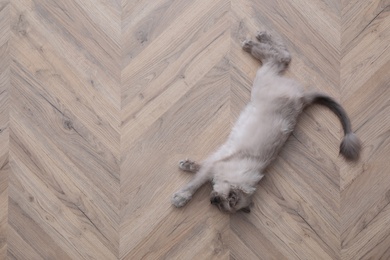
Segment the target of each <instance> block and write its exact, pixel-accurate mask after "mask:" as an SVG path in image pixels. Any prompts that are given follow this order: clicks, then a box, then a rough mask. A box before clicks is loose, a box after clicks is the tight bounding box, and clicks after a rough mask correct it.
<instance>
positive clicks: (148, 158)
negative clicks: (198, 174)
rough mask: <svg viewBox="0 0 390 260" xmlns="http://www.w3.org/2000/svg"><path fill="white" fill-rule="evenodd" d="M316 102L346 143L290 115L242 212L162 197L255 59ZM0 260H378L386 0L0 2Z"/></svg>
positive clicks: (230, 115) (210, 135) (384, 198)
mask: <svg viewBox="0 0 390 260" xmlns="http://www.w3.org/2000/svg"><path fill="white" fill-rule="evenodd" d="M258 30H270V31H274V32H276V33H278V34H279V35H281V36H282V37H283V38H284V39H285V42H286V44H287V45H288V47H289V49H290V50H291V52H292V55H293V61H292V64H291V67H290V69H289V71H288V72H287V74H288V75H289V76H290V77H293V78H296V79H298V80H299V81H301V82H302V83H303V84H304V85H306V86H312V87H314V88H316V89H318V90H321V91H324V92H327V93H329V94H330V95H331V96H333V97H335V98H336V99H337V100H339V101H340V102H341V103H342V105H343V106H344V107H345V108H346V110H347V111H348V113H349V115H350V117H351V120H352V124H353V128H354V129H355V130H356V133H357V134H358V136H359V137H360V138H361V140H362V143H363V152H362V156H361V159H360V161H359V162H357V163H347V162H346V161H345V160H344V159H343V158H342V157H340V156H338V146H339V142H340V140H341V135H342V131H341V126H340V123H339V121H338V120H337V118H336V117H335V116H334V115H333V114H332V113H331V112H330V111H328V110H326V109H324V108H322V107H312V108H310V109H308V110H307V111H306V112H305V113H304V114H303V115H302V117H301V119H300V121H299V124H298V126H297V128H296V130H295V131H294V134H293V135H292V136H291V137H290V139H289V140H288V142H287V144H286V146H285V147H284V149H283V151H282V152H281V154H280V156H279V158H278V159H277V160H276V161H275V163H274V164H273V165H272V166H271V167H270V168H269V170H268V174H267V176H266V177H265V178H264V179H263V180H262V181H261V183H260V184H259V189H258V191H257V193H256V195H255V205H254V207H253V209H252V212H251V213H250V214H245V213H238V214H236V215H232V216H229V215H226V214H223V213H221V212H219V211H218V210H217V208H216V207H213V206H211V205H210V203H209V198H208V196H209V192H210V187H208V186H205V187H203V188H202V189H201V190H200V191H199V192H198V193H197V194H196V196H195V197H194V198H193V200H192V201H191V202H190V203H189V204H188V205H187V206H186V207H184V208H181V209H176V208H174V207H172V206H171V205H170V196H171V194H172V193H173V192H175V191H176V190H177V189H178V188H179V187H180V186H181V185H183V184H184V183H185V182H187V181H188V179H189V178H191V176H190V175H189V174H185V173H182V172H180V171H179V170H178V168H177V162H178V161H179V160H180V159H183V158H186V157H191V158H193V159H196V160H200V159H203V158H205V157H206V156H207V154H208V153H210V152H211V151H213V150H214V149H215V148H216V147H217V146H218V145H219V144H221V143H222V142H223V141H224V140H225V138H226V137H227V135H228V133H229V131H230V127H231V125H232V122H234V120H235V119H236V118H237V116H238V114H239V112H240V110H241V108H242V107H243V106H244V104H245V103H246V102H247V101H248V99H249V94H250V88H251V83H252V80H253V78H254V75H255V72H256V68H257V66H259V64H258V63H257V62H256V61H255V60H253V59H252V57H250V55H248V54H247V53H245V52H243V51H242V50H241V47H240V44H241V41H242V40H244V39H245V38H246V37H248V36H252V37H253V35H254V34H255V32H256V31H258ZM0 36H1V39H0V57H1V59H0V68H1V69H0V88H1V90H0V113H1V116H0V145H1V150H0V166H1V168H0V207H1V211H0V259H104V260H106V259H132V260H133V259H229V258H230V259H237V260H238V259H278V260H280V259H390V188H389V187H390V73H389V72H390V48H389V46H390V1H389V0H373V1H364V0H349V1H348V0H327V1H322V0H310V1H309V0H292V1H281V0H280V1H274V0H258V1H250V0H213V1H210V0H191V1H187V0H154V1H151V0H129V1H126V0H122V1H119V0H112V1H108V0H62V1H59V0H58V1H55V0H1V1H0Z"/></svg>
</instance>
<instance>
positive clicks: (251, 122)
mask: <svg viewBox="0 0 390 260" xmlns="http://www.w3.org/2000/svg"><path fill="white" fill-rule="evenodd" d="M246 112H251V113H248V115H246V116H245V115H244V118H242V120H239V121H238V122H237V124H236V125H235V127H234V128H233V132H232V134H231V138H230V141H231V144H232V146H233V147H234V149H235V150H245V151H248V152H250V153H252V154H253V155H261V156H262V157H264V156H266V157H274V156H275V155H276V154H277V153H278V151H279V150H280V148H281V147H282V146H283V144H284V143H285V141H286V140H287V138H288V137H289V135H290V134H291V132H292V131H293V129H294V127H295V123H296V117H295V116H294V117H290V118H284V117H283V116H281V115H278V114H273V115H272V116H270V114H266V113H262V112H261V111H260V112H259V111H257V113H256V111H246Z"/></svg>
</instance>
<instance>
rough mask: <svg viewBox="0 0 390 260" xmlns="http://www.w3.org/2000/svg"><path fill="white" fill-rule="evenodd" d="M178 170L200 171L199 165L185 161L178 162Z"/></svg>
mask: <svg viewBox="0 0 390 260" xmlns="http://www.w3.org/2000/svg"><path fill="white" fill-rule="evenodd" d="M179 168H180V169H181V170H183V171H185V172H197V171H198V170H199V169H200V164H198V163H196V162H194V161H192V160H189V159H185V160H181V161H180V162H179Z"/></svg>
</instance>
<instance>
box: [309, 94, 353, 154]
mask: <svg viewBox="0 0 390 260" xmlns="http://www.w3.org/2000/svg"><path fill="white" fill-rule="evenodd" d="M304 103H305V106H308V105H310V104H320V105H323V106H326V107H328V108H329V109H330V110H332V112H333V113H335V114H336V116H337V117H338V118H339V119H340V122H341V125H342V126H343V130H344V138H343V140H342V142H341V144H340V153H341V154H342V155H343V156H344V157H345V158H346V159H348V160H357V159H358V158H359V154H360V149H361V144H360V140H359V138H358V137H357V136H356V135H355V133H353V132H352V127H351V121H350V120H349V117H348V115H347V112H345V110H344V108H343V107H342V106H341V105H340V104H339V103H337V101H336V100H334V99H333V98H331V97H329V96H328V95H326V94H323V93H319V92H307V93H306V94H305V96H304Z"/></svg>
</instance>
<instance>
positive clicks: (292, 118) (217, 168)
mask: <svg viewBox="0 0 390 260" xmlns="http://www.w3.org/2000/svg"><path fill="white" fill-rule="evenodd" d="M256 38H257V40H258V41H256V42H255V41H249V40H247V41H244V43H243V49H244V50H245V51H247V52H249V53H251V54H252V56H254V57H255V58H257V59H259V60H261V62H262V63H263V64H262V66H261V67H260V68H259V70H258V71H257V74H256V78H255V80H254V83H253V89H252V93H251V100H250V102H249V104H248V105H247V106H246V107H245V109H244V110H243V111H242V112H241V115H240V116H239V118H238V120H237V122H236V124H235V125H234V127H233V129H232V132H231V133H230V136H229V138H228V140H227V141H226V143H225V144H223V145H222V146H221V147H220V148H219V149H218V150H217V151H216V152H215V153H214V154H212V155H211V156H210V157H209V158H207V159H206V160H205V161H204V162H202V163H201V164H197V163H195V162H193V161H191V160H183V161H181V162H180V163H179V167H180V169H182V170H184V171H189V172H196V174H195V176H194V178H193V179H192V180H191V181H190V182H189V183H188V184H187V185H186V186H185V187H184V188H182V189H181V190H179V191H178V192H176V193H175V194H174V195H173V197H172V204H173V205H175V206H176V207H182V206H184V205H185V204H186V203H187V202H188V201H189V200H190V199H191V198H192V195H193V194H194V193H195V192H196V190H197V189H198V188H199V187H201V186H202V185H203V184H204V183H206V182H208V181H211V182H212V184H213V191H212V193H211V199H210V201H211V203H212V204H214V205H216V206H218V207H219V208H220V209H221V210H223V211H226V212H230V213H234V212H236V211H238V210H243V211H245V212H250V205H251V201H252V195H253V194H254V192H255V190H256V186H257V183H258V182H259V181H260V180H261V178H262V177H263V176H264V171H265V169H266V167H267V166H268V165H269V164H270V163H271V162H272V161H273V160H274V159H275V157H276V156H277V154H278V152H279V150H280V149H281V148H282V146H283V144H284V143H285V142H286V140H287V138H288V137H289V135H290V134H291V132H292V131H293V130H294V127H295V124H296V122H297V118H298V116H299V115H300V114H301V112H302V110H303V109H304V108H305V107H306V106H308V105H310V104H313V103H317V104H322V105H324V106H327V107H328V108H330V109H331V110H332V111H333V112H334V113H335V114H336V115H337V116H338V118H339V119H340V121H341V123H342V126H343V130H344V138H343V140H342V142H341V145H340V153H341V154H342V155H344V157H345V158H346V159H349V160H356V159H358V157H359V152H360V141H359V139H358V138H357V137H356V135H355V134H354V133H353V132H352V130H351V123H350V120H349V118H348V116H347V114H346V112H345V110H344V109H343V108H342V107H341V106H340V105H339V104H338V103H337V102H336V101H335V100H333V99H332V98H331V97H329V96H327V95H325V94H321V93H317V92H305V91H304V88H303V87H302V86H301V85H300V84H299V83H298V82H296V81H294V80H292V79H289V78H286V77H283V76H282V75H281V74H282V72H283V71H284V70H285V69H286V68H287V67H288V65H289V63H290V61H291V56H290V53H289V51H288V50H287V48H286V47H285V45H284V44H283V43H281V42H280V41H278V40H275V39H274V37H272V36H271V35H270V34H268V33H266V32H260V33H258V34H257V36H256Z"/></svg>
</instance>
